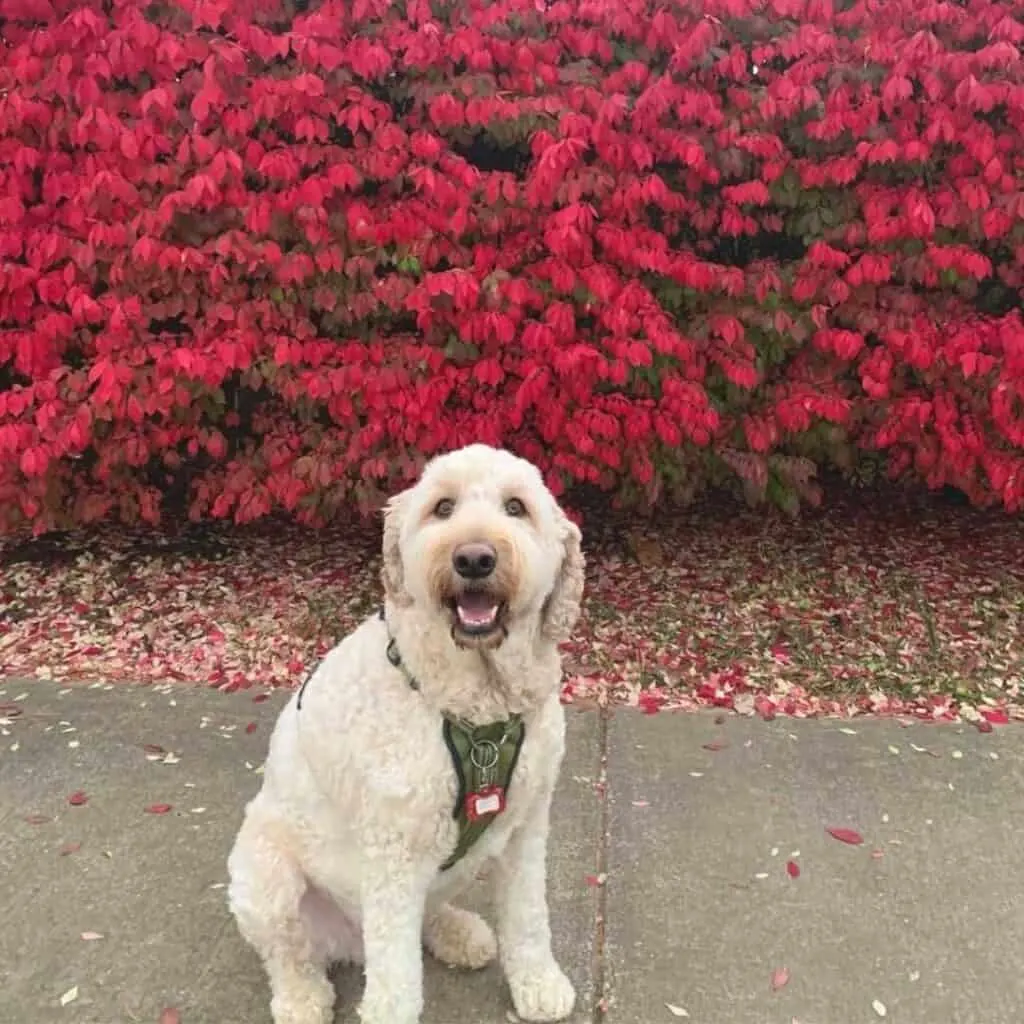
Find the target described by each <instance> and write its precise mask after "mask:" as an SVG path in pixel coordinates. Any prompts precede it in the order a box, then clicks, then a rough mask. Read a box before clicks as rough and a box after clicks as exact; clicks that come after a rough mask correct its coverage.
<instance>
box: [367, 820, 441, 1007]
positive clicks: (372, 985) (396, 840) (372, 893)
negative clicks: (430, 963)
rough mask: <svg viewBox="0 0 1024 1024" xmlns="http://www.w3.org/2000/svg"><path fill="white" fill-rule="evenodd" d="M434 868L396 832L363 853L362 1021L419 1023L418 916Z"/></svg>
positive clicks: (420, 930) (420, 949) (420, 955)
mask: <svg viewBox="0 0 1024 1024" xmlns="http://www.w3.org/2000/svg"><path fill="white" fill-rule="evenodd" d="M435 872H436V866H435V865H433V864H430V863H423V862H420V861H418V860H417V858H416V857H415V856H413V855H412V854H411V853H410V851H409V849H408V839H403V838H402V837H399V836H393V837H388V838H387V839H384V840H383V841H381V840H380V838H378V839H377V841H376V842H374V843H372V844H369V845H367V846H366V847H365V848H364V852H363V880H362V882H363V884H362V905H363V946H364V952H365V958H366V965H365V973H366V988H365V990H364V992H363V1000H362V1003H361V1004H360V1006H359V1019H360V1020H361V1021H362V1022H363V1024H418V1022H419V1019H420V1014H421V1013H422V1012H423V946H422V934H423V917H424V908H425V905H426V898H427V890H428V889H429V887H430V881H431V879H432V877H433V875H434V874H435Z"/></svg>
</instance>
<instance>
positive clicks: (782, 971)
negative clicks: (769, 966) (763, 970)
mask: <svg viewBox="0 0 1024 1024" xmlns="http://www.w3.org/2000/svg"><path fill="white" fill-rule="evenodd" d="M788 984H789V968H788V967H776V968H775V970H774V972H773V973H772V991H773V992H778V991H779V989H780V988H784V987H785V986H786V985H788Z"/></svg>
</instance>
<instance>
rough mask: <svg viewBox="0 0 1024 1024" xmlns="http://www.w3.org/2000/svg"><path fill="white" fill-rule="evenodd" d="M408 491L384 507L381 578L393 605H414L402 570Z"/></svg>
mask: <svg viewBox="0 0 1024 1024" xmlns="http://www.w3.org/2000/svg"><path fill="white" fill-rule="evenodd" d="M408 494H409V492H408V491H402V493H401V494H396V495H395V496H394V497H393V498H391V500H390V501H388V503H387V505H385V506H384V540H383V543H382V554H383V561H382V563H381V570H380V578H381V581H382V582H383V584H384V593H385V595H386V596H387V599H388V600H389V601H391V602H392V603H393V604H397V605H408V604H412V597H411V596H410V594H409V592H408V591H407V590H406V589H405V572H404V570H403V568H402V546H401V535H402V519H403V518H404V516H405V509H406V505H407V504H408Z"/></svg>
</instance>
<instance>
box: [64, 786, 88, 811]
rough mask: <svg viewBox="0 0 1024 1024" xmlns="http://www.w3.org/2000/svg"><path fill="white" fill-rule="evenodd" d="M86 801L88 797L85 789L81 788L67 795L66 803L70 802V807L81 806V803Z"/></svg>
mask: <svg viewBox="0 0 1024 1024" xmlns="http://www.w3.org/2000/svg"><path fill="white" fill-rule="evenodd" d="M88 802H89V797H88V796H87V795H86V794H85V791H84V790H81V789H79V790H76V791H75V792H74V793H72V794H71V796H69V797H68V803H69V804H71V806H72V807H81V806H82V805H83V804H87V803H88Z"/></svg>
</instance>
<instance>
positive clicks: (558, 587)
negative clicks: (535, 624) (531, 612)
mask: <svg viewBox="0 0 1024 1024" xmlns="http://www.w3.org/2000/svg"><path fill="white" fill-rule="evenodd" d="M559 514H560V516H561V519H560V521H559V524H558V525H559V532H560V533H561V537H562V544H563V548H564V553H563V555H562V567H561V569H560V570H559V573H558V579H557V580H556V581H555V588H554V590H552V591H551V593H550V594H549V595H548V599H547V601H545V602H544V612H543V618H542V619H541V633H542V634H543V636H544V637H545V639H547V640H551V641H553V642H554V643H556V644H560V643H563V642H564V641H566V640H568V639H569V636H570V634H571V633H572V630H573V627H574V626H575V625H576V620H577V619H578V618H579V617H580V602H581V601H582V600H583V572H584V569H585V568H586V562H585V560H584V558H583V549H582V548H581V546H580V541H581V539H582V537H581V534H580V529H579V527H578V526H577V525H576V524H575V523H574V522H572V520H571V519H569V518H568V517H567V516H565V515H564V514H563V513H561V512H560V513H559Z"/></svg>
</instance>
